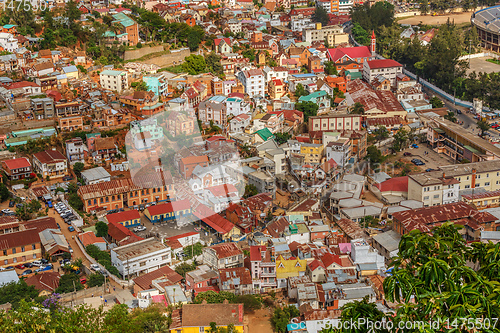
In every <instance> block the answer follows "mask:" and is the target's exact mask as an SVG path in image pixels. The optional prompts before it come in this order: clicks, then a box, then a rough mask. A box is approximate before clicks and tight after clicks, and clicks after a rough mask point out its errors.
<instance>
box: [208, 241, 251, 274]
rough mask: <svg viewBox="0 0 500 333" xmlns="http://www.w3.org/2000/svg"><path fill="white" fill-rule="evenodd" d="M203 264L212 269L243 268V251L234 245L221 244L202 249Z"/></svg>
mask: <svg viewBox="0 0 500 333" xmlns="http://www.w3.org/2000/svg"><path fill="white" fill-rule="evenodd" d="M203 263H204V264H205V265H208V266H209V267H210V268H212V269H215V270H217V269H224V268H232V267H243V251H241V249H240V248H239V247H238V245H236V243H221V244H217V245H212V246H210V247H205V248H203Z"/></svg>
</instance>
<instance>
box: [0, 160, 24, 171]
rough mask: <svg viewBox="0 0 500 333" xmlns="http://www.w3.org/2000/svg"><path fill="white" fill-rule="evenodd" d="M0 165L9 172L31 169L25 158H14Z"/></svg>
mask: <svg viewBox="0 0 500 333" xmlns="http://www.w3.org/2000/svg"><path fill="white" fill-rule="evenodd" d="M2 164H3V165H4V166H5V167H7V168H9V170H15V169H19V168H29V167H31V163H30V161H29V160H28V159H27V158H26V157H21V158H14V159H12V160H6V161H3V162H2Z"/></svg>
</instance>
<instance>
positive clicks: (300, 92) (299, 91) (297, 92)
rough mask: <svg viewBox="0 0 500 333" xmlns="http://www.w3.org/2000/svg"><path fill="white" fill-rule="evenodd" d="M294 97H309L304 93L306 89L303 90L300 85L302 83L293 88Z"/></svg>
mask: <svg viewBox="0 0 500 333" xmlns="http://www.w3.org/2000/svg"><path fill="white" fill-rule="evenodd" d="M294 95H295V97H297V98H299V97H301V96H307V95H309V93H308V92H307V91H306V89H305V88H304V86H303V85H302V83H298V84H297V85H296V86H295V93H294Z"/></svg>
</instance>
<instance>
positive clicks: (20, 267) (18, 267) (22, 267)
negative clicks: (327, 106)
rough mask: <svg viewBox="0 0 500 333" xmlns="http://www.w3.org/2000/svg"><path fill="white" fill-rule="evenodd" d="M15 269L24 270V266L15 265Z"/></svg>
mask: <svg viewBox="0 0 500 333" xmlns="http://www.w3.org/2000/svg"><path fill="white" fill-rule="evenodd" d="M15 267H16V268H17V269H24V265H23V264H20V265H16V266H15Z"/></svg>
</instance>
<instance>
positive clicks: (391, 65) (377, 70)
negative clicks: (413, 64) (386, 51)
mask: <svg viewBox="0 0 500 333" xmlns="http://www.w3.org/2000/svg"><path fill="white" fill-rule="evenodd" d="M402 73H403V65H401V64H400V63H399V62H397V61H395V60H392V59H376V60H369V61H365V62H364V63H363V79H364V80H365V81H366V82H368V83H370V84H372V83H373V81H374V80H375V79H377V77H378V76H380V75H381V76H383V77H384V78H386V79H388V80H389V81H390V82H391V86H392V87H394V88H395V87H396V77H397V75H398V74H402ZM378 81H380V79H378Z"/></svg>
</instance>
